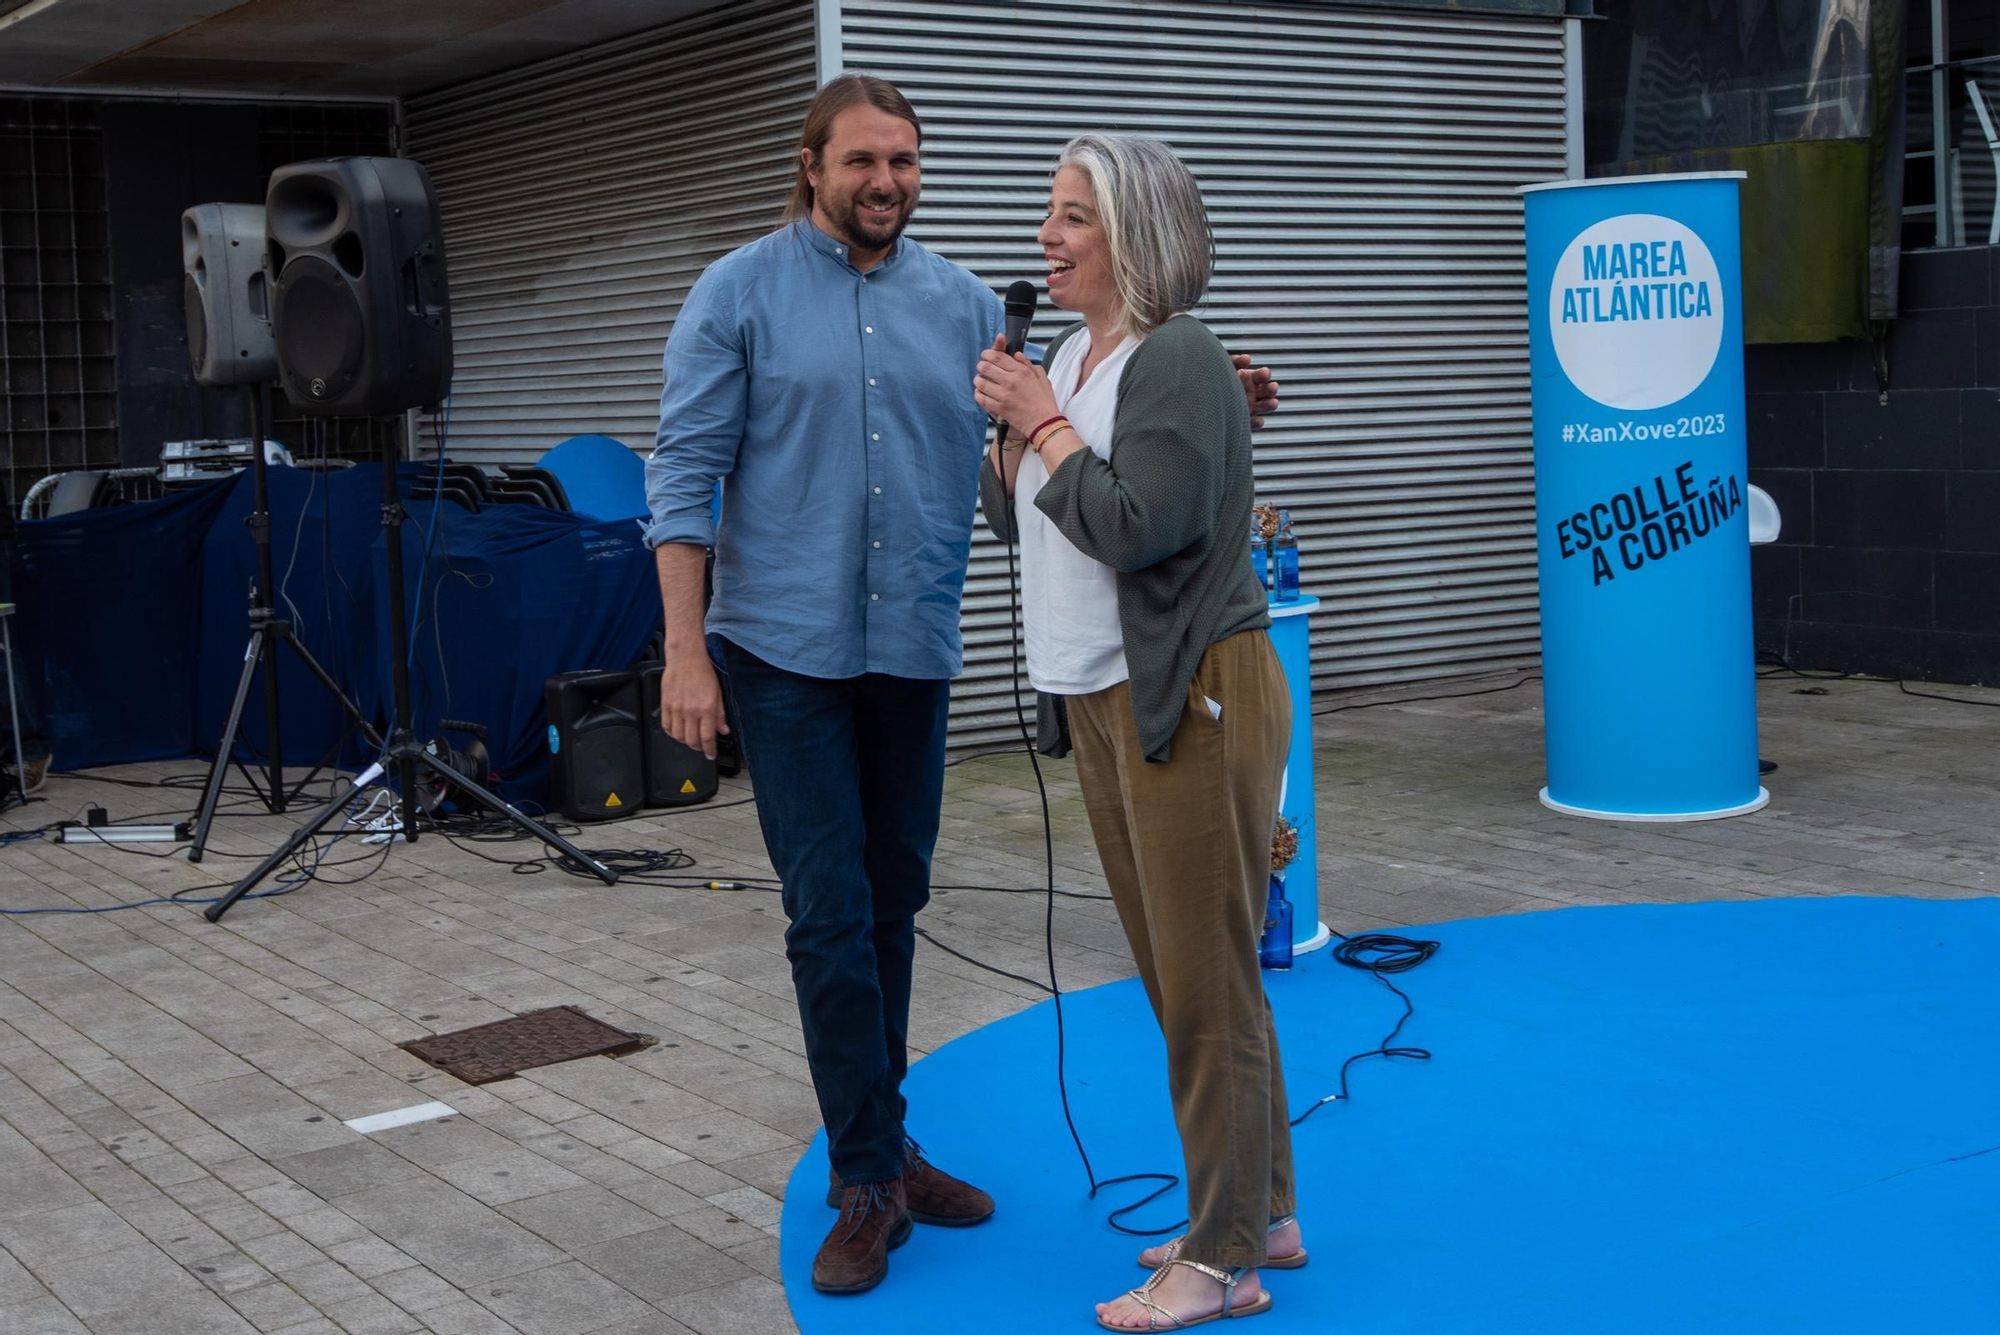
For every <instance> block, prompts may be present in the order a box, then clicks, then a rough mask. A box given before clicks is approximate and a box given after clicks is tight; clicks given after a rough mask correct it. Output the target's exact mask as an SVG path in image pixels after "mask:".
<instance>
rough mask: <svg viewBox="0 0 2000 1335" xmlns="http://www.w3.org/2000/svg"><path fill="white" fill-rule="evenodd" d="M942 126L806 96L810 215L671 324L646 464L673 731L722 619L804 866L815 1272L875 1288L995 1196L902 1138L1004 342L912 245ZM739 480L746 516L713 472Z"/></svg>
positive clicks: (842, 98)
mask: <svg viewBox="0 0 2000 1335" xmlns="http://www.w3.org/2000/svg"><path fill="white" fill-rule="evenodd" d="M919 134H920V132H919V130H918V126H917V118H916V113H915V112H914V111H912V110H911V108H910V105H909V103H908V102H907V101H906V100H905V99H904V98H903V96H902V94H900V93H898V92H897V91H896V90H895V89H894V88H893V87H891V86H890V85H889V84H887V83H884V82H882V81H881V80H879V79H871V78H868V77H866V76H861V75H843V76H841V77H840V78H838V79H835V80H833V81H832V82H830V83H828V84H827V85H826V87H825V88H823V89H821V90H820V93H819V96H818V97H817V98H815V99H814V101H813V104H812V108H811V109H810V110H809V111H808V112H807V113H806V120H805V127H804V131H803V133H802V147H801V150H800V155H799V156H800V166H799V175H798V182H797V185H796V187H795V188H794V191H793V195H792V201H791V204H790V206H789V207H788V209H787V214H788V216H789V217H790V218H791V219H792V221H791V222H790V223H789V224H788V225H787V226H785V227H783V228H781V229H780V230H778V231H776V232H773V233H772V234H771V235H769V236H766V237H764V238H763V239H761V240H758V241H754V242H752V243H751V244H749V245H747V246H744V247H743V248H741V249H739V250H736V251H734V252H732V253H730V254H728V255H726V256H724V257H723V258H722V259H720V260H717V261H716V262H715V263H714V264H712V265H710V266H709V268H708V271H707V272H706V273H704V274H703V275H702V276H701V278H700V280H699V281H698V282H696V284H695V286H694V289H693V291H691V292H690V293H689V294H688V297H687V301H686V303H685V304H684V305H683V306H682V307H681V311H680V315H679V316H678V318H676V320H675V321H674V330H673V335H672V337H671V338H670V339H669V340H668V341H667V352H666V366H665V380H666V384H665V389H664V391H663V392H662V394H661V396H660V429H659V436H658V441H657V444H656V447H655V449H654V452H653V457H652V460H651V462H650V463H649V464H648V465H647V470H646V489H647V498H648V500H649V502H650V504H651V509H652V518H653V523H652V526H651V527H650V528H649V529H648V531H647V541H648V542H649V543H651V544H652V545H653V546H654V548H655V553H656V557H657V560H658V564H659V572H660V592H661V597H662V601H663V602H664V604H665V607H666V668H665V672H664V673H663V676H662V681H661V691H660V721H661V726H662V727H664V728H665V729H666V730H667V731H668V732H669V733H672V734H673V735H674V736H675V737H677V738H679V739H680V740H681V741H683V742H685V743H687V744H688V745H690V746H695V747H699V748H700V749H701V750H702V751H703V752H704V753H706V754H707V755H710V756H713V755H714V754H715V739H716V735H717V734H718V733H720V732H726V731H727V730H728V725H727V723H726V722H725V721H724V719H725V714H724V711H723V706H722V696H721V692H720V690H719V689H718V683H717V680H716V675H715V672H714V670H713V668H712V667H711V665H710V661H709V658H708V654H707V651H706V648H705V645H704V638H703V620H702V607H701V600H702V575H703V565H704V560H705V554H704V548H705V547H706V546H708V545H709V544H710V543H711V541H712V542H713V544H714V548H715V571H714V601H713V605H712V607H711V608H710V610H709V612H708V617H707V629H708V630H709V631H710V632H713V633H714V634H715V635H716V636H717V637H718V642H719V645H720V649H721V667H722V669H723V671H724V673H725V674H726V676H727V678H728V682H729V694H730V703H731V705H732V706H733V713H734V715H735V718H736V723H737V726H738V728H739V729H740V735H739V737H738V739H737V740H738V743H739V745H740V746H741V747H742V750H743V755H744V759H745V760H746V762H747V763H748V765H749V767H750V771H751V773H752V774H753V775H754V776H755V777H756V785H757V815H758V820H759V822H760V823H761V824H762V826H763V832H764V844H765V847H766V849H767V850H768V851H769V852H770V855H771V863H772V865H773V866H774V867H775V868H776V869H777V873H778V876H779V878H780V879H781V880H782V881H783V883H784V907H785V914H786V916H787V917H788V918H789V919H790V920H791V923H790V926H789V927H788V928H787V930H786V932H785V953H786V955H787V957H788V958H789V959H790V960H791V964H792V981H793V985H794V987H795V988H796V989H797V992H798V999H799V1018H800V1020H801V1021H802V1022H803V1026H804V1032H805V1045H806V1059H807V1062H808V1064H809V1065H810V1066H811V1068H812V1076H813V1088H814V1090H815V1092H816V1093H817V1094H818V1097H819V1105H820V1114H821V1116H822V1118H823V1119H824V1121H825V1123H826V1133H827V1152H828V1155H829V1157H830V1159H831V1160H832V1166H833V1173H834V1177H835V1178H836V1185H837V1186H838V1187H839V1189H840V1197H839V1204H840V1218H839V1220H838V1221H837V1222H836V1224H835V1226H834V1229H833V1231H832V1233H831V1234H829V1235H828V1237H827V1240H826V1244H825V1246H823V1247H822V1248H821V1249H820V1253H819V1256H818V1258H817V1259H816V1260H815V1262H814V1264H813V1285H814V1287H816V1288H818V1289H820V1290H822V1291H824V1292H829V1293H859V1292H862V1291H863V1290H866V1289H869V1288H873V1287H874V1286H875V1285H876V1284H878V1283H880V1282H881V1279H882V1277H883V1276H884V1275H885V1274H887V1273H888V1256H887V1253H888V1249H889V1248H890V1247H893V1246H896V1245H897V1244H899V1243H901V1242H902V1241H903V1239H904V1238H906V1237H907V1236H908V1235H909V1231H910V1221H911V1219H912V1217H914V1218H916V1219H920V1220H923V1221H924V1222H926V1223H934V1224H947V1225H965V1224H974V1223H978V1222H979V1221H980V1220H982V1219H984V1218H986V1216H987V1215H989V1214H991V1213H992V1212H993V1202H992V1199H991V1198H990V1197H989V1196H987V1195H986V1193H985V1192H983V1191H979V1190H978V1189H977V1188H974V1187H970V1186H968V1185H966V1184H965V1183H962V1182H959V1181H958V1180H957V1179H955V1178H952V1177H950V1176H948V1175H947V1174H945V1173H943V1172H942V1171H940V1170H939V1169H937V1168H936V1167H935V1166H933V1165H931V1164H930V1163H929V1162H928V1161H926V1160H925V1159H924V1157H923V1156H922V1154H921V1153H920V1152H919V1151H918V1150H917V1149H916V1146H915V1144H914V1143H913V1142H912V1141H910V1140H909V1139H908V1138H907V1137H906V1135H905V1134H904V1130H903V1111H904V1105H903V1099H902V1093H901V1087H902V1081H903V1073H904V1070H905V1068H906V1066H907V1064H908V1057H907V1051H906V1039H907V1034H908V1029H909V1012H910V973H911V961H912V957H913V955H914V954H915V948H916V935H915V916H916V913H917V910H919V909H920V908H922V907H923V906H924V904H925V902H926V901H927V900H928V899H929V896H930V858H931V850H932V847H933V846H934V845H935V844H936V842H937V831H938V813H939V808H940V805H941V803H942V799H943V791H944V741H945V725H946V712H947V705H948V703H949V700H950V690H951V678H952V677H953V676H955V675H956V674H957V673H958V671H959V667H960V643H959V629H958V613H959V594H960V592H961V590H962V589H963V587H964V584H965V568H966V560H967V556H968V554H969V552H970V549H971V543H972V515H973V508H974V505H975V502H976V499H977V495H978V480H979V454H980V450H981V449H982V447H983V445H984V441H985V427H986V422H985V415H984V414H983V413H981V412H980V411H979V408H978V406H977V405H975V404H974V403H973V401H972V395H971V394H970V393H969V392H968V390H967V386H969V385H970V384H971V383H972V377H973V374H974V372H975V371H976V370H977V369H978V359H979V353H980V352H981V351H982V350H983V349H985V348H987V347H989V346H991V344H992V342H993V339H994V335H995V334H996V332H997V331H998V330H999V329H1000V325H1001V319H1002V314H1001V309H1000V302H999V300H998V299H997V298H996V297H995V296H994V295H993V293H992V291H991V290H990V289H988V288H987V287H986V286H985V285H984V284H982V283H981V282H980V281H979V280H978V279H976V278H974V277H973V276H972V275H971V274H970V273H968V272H966V271H965V270H964V269H962V268H960V267H958V266H957V265H955V264H952V263H950V262H948V261H946V260H943V259H941V258H939V257H938V256H936V255H933V254H931V253H930V252H929V251H927V250H925V249H924V248H923V247H922V246H920V245H917V244H916V243H915V242H913V241H910V240H907V239H901V234H902V231H903V228H904V226H905V224H906V223H907V222H908V221H909V216H910V211H911V209H912V208H914V207H915V205H916V202H917V194H918V188H919V172H918V162H917V151H918V145H919ZM719 477H726V478H727V479H728V500H727V504H726V505H725V506H724V507H723V512H722V519H721V523H720V526H719V527H714V528H712V527H711V520H710V498H711V494H712V488H713V486H714V483H715V480H716V479H717V478H719Z"/></svg>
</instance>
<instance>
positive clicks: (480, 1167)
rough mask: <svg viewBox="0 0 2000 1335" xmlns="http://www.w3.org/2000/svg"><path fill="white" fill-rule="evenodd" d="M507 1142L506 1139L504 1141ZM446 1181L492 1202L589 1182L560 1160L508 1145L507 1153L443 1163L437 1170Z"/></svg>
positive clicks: (503, 1202)
mask: <svg viewBox="0 0 2000 1335" xmlns="http://www.w3.org/2000/svg"><path fill="white" fill-rule="evenodd" d="M500 1143H501V1144H503V1145H507V1144H508V1143H507V1142H506V1141H501V1142H500ZM434 1171H435V1172H436V1173H437V1175H438V1176H439V1177H441V1178H443V1179H444V1180H445V1181H447V1182H449V1183H451V1184H452V1185H453V1186H455V1187H457V1188H458V1189H459V1190H460V1191H463V1192H464V1193H465V1194H466V1195H468V1196H471V1197H472V1198H473V1199H474V1200H479V1201H484V1202H485V1203H486V1204H488V1205H505V1204H507V1203H508V1202H509V1201H521V1200H527V1199H528V1198H530V1197H533V1196H546V1195H548V1194H549V1193H550V1192H555V1191H567V1190H568V1189H570V1188H572V1187H581V1186H585V1185H587V1184H586V1183H585V1181H584V1179H582V1178H580V1177H578V1176H577V1175H576V1174H575V1173H572V1172H570V1171H569V1169H567V1168H564V1167H562V1166H561V1165H560V1164H553V1163H550V1162H549V1161H548V1160H547V1159H544V1158H542V1157H541V1156H540V1155H539V1154H535V1153H533V1152H532V1151H530V1150H524V1149H520V1148H517V1147H514V1146H512V1145H508V1148H507V1150H506V1151H505V1152H504V1153H499V1154H483V1155H480V1156H479V1157H477V1158H473V1159H462V1160H459V1161H457V1162H454V1163H448V1164H443V1165H441V1166H439V1167H438V1168H436V1169H435V1170H434Z"/></svg>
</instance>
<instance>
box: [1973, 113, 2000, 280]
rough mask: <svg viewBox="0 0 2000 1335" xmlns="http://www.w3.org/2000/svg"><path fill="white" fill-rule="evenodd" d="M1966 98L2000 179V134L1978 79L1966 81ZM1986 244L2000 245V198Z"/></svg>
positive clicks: (1994, 211)
mask: <svg viewBox="0 0 2000 1335" xmlns="http://www.w3.org/2000/svg"><path fill="white" fill-rule="evenodd" d="M1965 100H1966V101H1967V102H1968V103H1970V104H1971V106H1972V114H1973V115H1975V116H1977V117H1979V128H1980V129H1981V130H1982V131H1983V132H1985V135H1986V151H1987V152H1989V153H1991V154H1992V155H1993V175H1994V178H1995V179H1996V180H2000V134H1996V133H1995V132H1994V129H1993V113H1992V112H1990V111H1988V110H1987V109H1986V94H1985V93H1983V92H1981V91H1980V89H1979V84H1978V82H1977V81H1976V80H1973V79H1967V80H1966V81H1965ZM1986 244H1987V245H1989V246H2000V199H1995V201H1994V204H1993V220H1992V221H1991V222H1989V223H1988V224H1987V225H1986Z"/></svg>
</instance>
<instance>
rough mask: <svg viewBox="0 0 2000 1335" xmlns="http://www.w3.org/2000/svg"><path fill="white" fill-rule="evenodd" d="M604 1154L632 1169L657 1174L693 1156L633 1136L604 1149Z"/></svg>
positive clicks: (650, 1140) (645, 1138)
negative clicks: (630, 1166) (641, 1169)
mask: <svg viewBox="0 0 2000 1335" xmlns="http://www.w3.org/2000/svg"><path fill="white" fill-rule="evenodd" d="M604 1152H605V1153H606V1154H609V1155H611V1156H612V1157H613V1158H615V1159H622V1160H624V1161H625V1162H626V1163H629V1164H631V1165H632V1166H633V1167H634V1168H643V1169H645V1170H646V1171H647V1172H649V1173H657V1172H659V1171H660V1170H661V1169H662V1168H671V1167H672V1166H673V1165H675V1164H677V1163H686V1162H687V1161H688V1160H689V1159H691V1158H693V1157H694V1156H693V1155H691V1154H683V1153H682V1152H681V1151H679V1150H677V1149H675V1148H674V1147H673V1146H671V1145H663V1144H661V1143H660V1142H659V1141H657V1140H654V1139H652V1138H651V1137H650V1136H633V1137H632V1138H631V1139H629V1140H621V1141H619V1142H618V1143H617V1144H615V1145H607V1146H605V1148H604Z"/></svg>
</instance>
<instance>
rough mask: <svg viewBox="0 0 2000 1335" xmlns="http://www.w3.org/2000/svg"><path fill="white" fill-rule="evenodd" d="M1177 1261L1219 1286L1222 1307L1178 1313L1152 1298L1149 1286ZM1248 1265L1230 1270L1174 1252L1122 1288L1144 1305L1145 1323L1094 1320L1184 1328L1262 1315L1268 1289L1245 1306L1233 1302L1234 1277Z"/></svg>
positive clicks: (1108, 1327) (1130, 1328)
mask: <svg viewBox="0 0 2000 1335" xmlns="http://www.w3.org/2000/svg"><path fill="white" fill-rule="evenodd" d="M1177 1265H1184V1266H1186V1267H1187V1268H1188V1269H1190V1270H1199V1271H1200V1272H1201V1273H1202V1274H1204V1275H1207V1276H1208V1277H1209V1278H1210V1279H1212V1280H1214V1281H1215V1282H1216V1283H1218V1284H1220V1285H1221V1286H1222V1310H1221V1311H1220V1312H1210V1313H1209V1314H1208V1315H1207V1316H1197V1317H1180V1316H1176V1315H1175V1314H1174V1313H1172V1312H1169V1311H1168V1310H1167V1309H1166V1308H1164V1307H1162V1306H1160V1305H1159V1304H1158V1303H1156V1302H1154V1301H1153V1296H1152V1295H1153V1290H1154V1289H1155V1288H1157V1287H1159V1283H1160V1281H1161V1280H1162V1279H1165V1278H1166V1275H1167V1272H1168V1271H1169V1270H1171V1269H1173V1268H1174V1267H1175V1266H1177ZM1248 1269H1249V1267H1248V1266H1238V1267H1237V1268H1236V1269H1234V1270H1220V1269H1217V1268H1216V1267H1215V1266H1212V1265H1203V1264H1202V1263H1201V1262H1199V1261H1189V1260H1185V1259H1183V1258H1182V1257H1179V1256H1176V1257H1175V1258H1174V1259H1173V1260H1171V1261H1169V1262H1167V1263H1166V1264H1165V1265H1163V1266H1161V1267H1160V1268H1159V1269H1158V1270H1155V1271H1154V1272H1153V1277H1152V1278H1151V1279H1149V1280H1147V1281H1146V1282H1145V1283H1144V1284H1141V1285H1140V1286H1139V1287H1138V1288H1136V1289H1130V1290H1127V1292H1126V1295H1125V1296H1126V1297H1128V1298H1130V1299H1132V1300H1133V1301H1134V1302H1136V1303H1138V1304H1139V1306H1141V1307H1143V1308H1145V1309H1146V1324H1145V1325H1143V1326H1114V1325H1112V1324H1111V1323H1110V1322H1109V1321H1106V1320H1105V1319H1104V1318H1103V1317H1099V1318H1097V1324H1098V1325H1100V1326H1102V1327H1104V1328H1105V1329H1106V1330H1122V1331H1134V1330H1186V1329H1187V1328H1188V1327H1190V1326H1205V1325H1207V1324H1208V1323H1209V1322H1211V1321H1222V1320H1231V1321H1233V1320H1235V1319H1236V1318H1237V1317H1244V1316H1262V1315H1263V1314H1264V1313H1266V1312H1268V1311H1270V1310H1271V1295H1270V1294H1269V1293H1268V1292H1265V1293H1260V1294H1258V1295H1257V1301H1255V1302H1253V1303H1251V1304H1250V1305H1249V1306H1248V1307H1235V1306H1234V1304H1235V1300H1236V1281H1237V1280H1238V1279H1240V1278H1242V1276H1243V1272H1244V1271H1245V1270H1248ZM1162 1317H1164V1318H1165V1319H1166V1322H1165V1324H1162V1323H1161V1318H1162Z"/></svg>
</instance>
